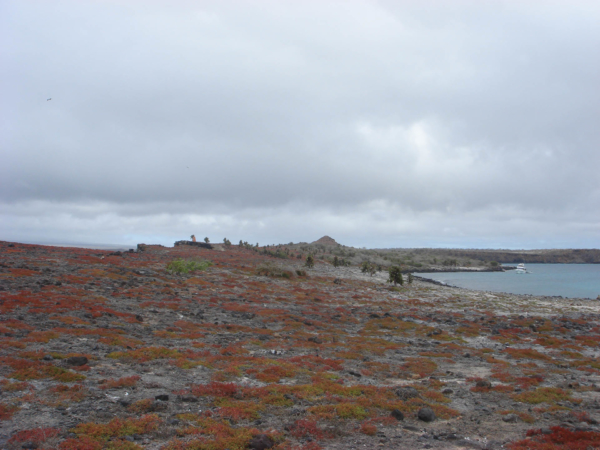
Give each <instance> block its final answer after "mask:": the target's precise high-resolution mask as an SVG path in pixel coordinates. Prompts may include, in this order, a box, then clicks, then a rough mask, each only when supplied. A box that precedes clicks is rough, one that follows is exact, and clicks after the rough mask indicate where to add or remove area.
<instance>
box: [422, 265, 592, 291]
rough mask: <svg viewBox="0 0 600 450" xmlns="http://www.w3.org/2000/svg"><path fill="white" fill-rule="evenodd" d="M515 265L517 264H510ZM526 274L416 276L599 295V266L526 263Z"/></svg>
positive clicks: (470, 285) (488, 287) (483, 286)
mask: <svg viewBox="0 0 600 450" xmlns="http://www.w3.org/2000/svg"><path fill="white" fill-rule="evenodd" d="M510 265H511V266H515V265H516V264H510ZM526 267H527V271H528V273H526V274H519V273H516V271H515V270H507V271H506V272H439V273H415V275H418V276H421V277H424V278H430V279H432V280H436V281H440V282H442V283H446V284H449V285H451V286H458V287H462V288H466V289H474V290H479V291H491V292H508V293H511V294H530V295H539V296H561V297H567V298H592V299H595V298H597V297H598V296H600V264H526Z"/></svg>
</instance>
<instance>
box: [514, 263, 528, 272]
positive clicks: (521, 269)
mask: <svg viewBox="0 0 600 450" xmlns="http://www.w3.org/2000/svg"><path fill="white" fill-rule="evenodd" d="M515 273H527V269H526V268H525V264H524V263H519V264H517V270H516V271H515Z"/></svg>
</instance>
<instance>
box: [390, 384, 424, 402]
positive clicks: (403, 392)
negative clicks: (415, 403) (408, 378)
mask: <svg viewBox="0 0 600 450" xmlns="http://www.w3.org/2000/svg"><path fill="white" fill-rule="evenodd" d="M396 395H397V396H398V397H400V399H401V400H404V401H406V400H409V399H411V398H417V397H419V391H417V390H416V389H415V388H414V387H412V386H404V387H401V388H398V389H396Z"/></svg>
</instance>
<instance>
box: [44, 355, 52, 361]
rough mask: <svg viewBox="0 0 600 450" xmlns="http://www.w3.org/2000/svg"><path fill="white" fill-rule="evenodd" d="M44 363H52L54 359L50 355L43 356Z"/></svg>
mask: <svg viewBox="0 0 600 450" xmlns="http://www.w3.org/2000/svg"><path fill="white" fill-rule="evenodd" d="M42 359H43V360H44V361H52V360H53V359H54V357H53V356H52V355H44V357H43V358H42Z"/></svg>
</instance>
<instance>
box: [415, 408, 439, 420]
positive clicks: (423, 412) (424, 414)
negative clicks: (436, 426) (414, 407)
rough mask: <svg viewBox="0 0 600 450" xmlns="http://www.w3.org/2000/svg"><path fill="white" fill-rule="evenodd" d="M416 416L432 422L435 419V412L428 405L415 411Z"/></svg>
mask: <svg viewBox="0 0 600 450" xmlns="http://www.w3.org/2000/svg"><path fill="white" fill-rule="evenodd" d="M417 418H418V419H419V420H422V421H423V422H433V421H434V420H435V413H434V412H433V409H431V408H429V407H425V408H421V409H419V412H418V413H417Z"/></svg>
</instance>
